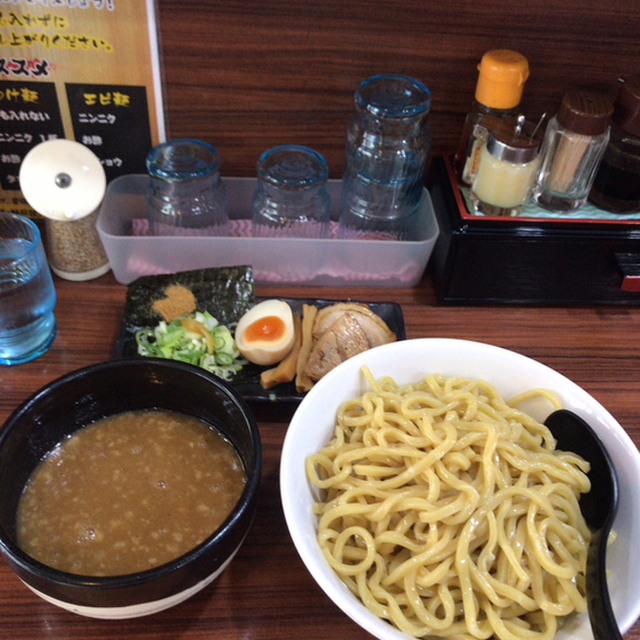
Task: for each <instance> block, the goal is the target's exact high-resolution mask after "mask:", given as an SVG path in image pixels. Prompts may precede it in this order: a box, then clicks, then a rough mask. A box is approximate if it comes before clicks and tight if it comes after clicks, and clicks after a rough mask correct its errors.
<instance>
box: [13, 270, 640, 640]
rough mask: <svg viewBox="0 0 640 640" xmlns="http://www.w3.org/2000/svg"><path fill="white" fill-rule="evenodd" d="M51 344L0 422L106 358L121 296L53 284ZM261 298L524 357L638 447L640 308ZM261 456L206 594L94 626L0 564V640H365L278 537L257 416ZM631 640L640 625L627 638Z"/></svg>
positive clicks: (85, 285) (20, 376) (272, 432)
mask: <svg viewBox="0 0 640 640" xmlns="http://www.w3.org/2000/svg"><path fill="white" fill-rule="evenodd" d="M55 284H56V289H57V293H58V304H57V307H56V316H57V319H58V334H57V336H56V339H55V341H54V343H53V345H52V347H51V349H50V351H49V352H48V353H46V354H45V355H44V356H42V357H40V358H39V359H37V360H35V361H34V362H30V363H27V364H24V365H18V366H14V367H0V423H2V422H3V421H4V420H5V419H6V418H7V416H8V415H9V413H10V412H11V411H12V410H13V409H14V408H15V407H16V406H17V405H18V403H20V402H21V401H22V400H24V399H25V398H27V397H28V396H29V395H30V394H31V393H33V392H34V391H36V390H37V389H39V388H40V387H41V386H43V385H44V384H46V383H47V382H49V381H51V380H53V379H54V378H56V377H58V376H60V375H62V374H64V373H67V372H68V371H71V370H73V369H76V368H79V367H82V366H84V365H88V364H91V363H94V362H98V361H101V360H106V359H108V358H109V357H110V356H111V353H112V349H113V346H114V343H115V340H116V337H117V334H118V328H119V325H120V321H121V318H122V313H123V308H124V299H125V291H126V289H125V287H124V286H122V285H120V284H118V283H117V282H116V280H115V279H114V277H113V276H112V275H111V274H107V275H105V276H102V277H101V278H99V279H97V280H94V281H91V282H81V283H75V282H67V281H63V280H60V279H58V278H55ZM256 293H257V294H258V295H260V296H288V297H317V298H320V297H321V298H329V299H333V298H335V299H345V298H353V299H357V300H363V301H387V300H394V301H397V302H399V303H400V305H401V306H402V309H403V311H404V317H405V324H406V333H407V337H408V338H420V337H449V338H463V339H469V340H478V341H482V342H488V343H491V344H494V345H497V346H501V347H506V348H508V349H513V350H514V351H517V352H519V353H522V354H524V355H526V356H529V357H531V358H534V359H536V360H538V361H540V362H542V363H544V364H546V365H548V366H550V367H552V368H554V369H556V370H557V371H559V372H560V373H562V374H564V375H565V376H567V377H569V378H570V379H572V380H573V381H575V382H576V383H577V384H579V385H581V386H582V387H583V388H585V389H586V390H587V391H588V392H589V393H591V394H592V395H593V396H594V397H595V398H596V399H597V400H599V401H600V402H601V403H602V404H603V405H604V406H605V407H607V408H608V409H609V410H610V411H611V413H612V414H613V415H614V416H615V417H616V418H617V420H618V421H619V422H620V424H621V425H622V426H623V427H624V428H625V429H626V430H627V431H628V432H629V433H630V435H631V436H632V438H633V439H634V441H635V442H636V444H640V307H637V308H635V307H617V308H612V307H601V308H527V307H443V306H439V305H438V304H437V303H436V300H435V297H434V293H433V287H432V284H431V280H430V278H429V276H426V277H425V278H424V280H423V282H422V283H421V284H420V285H419V286H417V287H415V288H413V289H399V290H398V289H394V290H385V289H360V288H358V289H337V288H336V289H333V288H332V289H327V288H323V289H319V288H308V287H304V288H302V287H296V288H292V287H289V288H275V287H268V288H267V287H257V290H256ZM258 417H259V422H260V429H261V434H262V439H263V446H264V466H263V478H262V486H261V496H260V502H259V506H258V512H257V516H256V520H255V522H254V524H253V527H252V529H251V532H250V533H249V536H248V537H247V539H246V541H245V543H244V545H243V547H242V548H241V550H240V552H239V553H238V556H237V557H236V558H235V559H234V561H233V562H232V563H231V565H230V566H229V567H228V568H227V569H226V571H224V573H223V574H222V575H221V577H220V578H219V579H218V580H217V581H216V582H214V583H213V584H212V585H210V586H209V587H207V588H206V589H205V590H203V591H201V592H200V593H198V594H197V595H195V596H194V597H193V598H191V599H190V600H188V601H187V602H184V603H183V604H181V605H179V606H177V607H174V608H173V609H169V610H167V611H165V612H162V613H159V614H156V615H155V616H151V617H148V618H140V619H136V620H129V621H100V620H93V619H89V618H83V617H80V616H77V615H75V614H72V613H67V612H66V611H63V610H61V609H58V608H57V607H54V606H52V605H50V604H47V603H46V602H44V601H43V600H41V599H40V598H38V597H37V596H36V595H34V594H33V593H32V592H31V591H30V590H29V589H27V587H25V586H24V585H23V584H22V583H21V582H20V581H19V580H18V578H17V577H16V576H15V575H14V574H13V572H12V571H11V570H10V569H9V568H8V567H7V565H6V564H5V563H4V562H0V637H1V638H7V639H11V640H27V639H30V638H38V639H40V638H52V639H57V638H65V639H71V638H78V639H80V638H81V639H82V640H89V639H90V638H105V639H108V638H118V639H120V638H122V637H125V636H126V637H127V638H130V639H131V638H134V639H143V638H153V639H154V640H161V639H169V638H181V639H183V640H187V639H197V640H204V639H207V640H214V639H217V638H220V639H225V640H227V639H230V638H242V639H243V640H249V639H267V638H273V639H276V638H278V639H281V638H304V639H309V640H311V639H313V640H323V639H327V640H334V639H335V638H336V637H341V638H348V639H349V640H359V639H363V640H364V639H366V638H370V637H371V636H369V635H368V634H367V633H365V632H364V631H363V630H361V629H360V628H359V627H358V626H356V624H355V623H353V622H352V621H351V620H350V619H349V618H347V617H346V616H345V615H344V614H343V613H342V612H341V611H340V610H339V609H338V608H337V607H336V606H335V605H334V604H333V603H332V602H331V601H330V600H329V599H328V598H327V597H326V596H325V595H324V593H323V592H322V591H321V590H320V588H319V587H318V586H317V585H316V583H315V582H314V580H313V579H312V578H311V576H310V575H309V573H308V572H307V570H306V569H305V567H304V566H303V564H302V562H301V561H300V559H299V558H298V555H297V553H296V550H295V548H294V546H293V544H292V542H291V539H290V538H289V534H288V531H287V528H286V525H285V521H284V517H283V513H282V508H281V505H280V498H279V487H278V471H279V458H280V450H281V447H282V441H283V438H284V435H285V431H286V428H287V416H277V415H275V416H274V415H271V416H262V417H261V416H258ZM626 638H627V639H628V640H631V639H633V640H640V622H638V623H636V624H635V625H634V627H633V628H632V629H631V630H630V631H629V632H628V633H627V635H626Z"/></svg>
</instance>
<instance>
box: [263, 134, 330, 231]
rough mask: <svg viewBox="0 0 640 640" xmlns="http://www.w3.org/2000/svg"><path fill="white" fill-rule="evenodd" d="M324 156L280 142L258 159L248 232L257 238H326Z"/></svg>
mask: <svg viewBox="0 0 640 640" xmlns="http://www.w3.org/2000/svg"><path fill="white" fill-rule="evenodd" d="M328 176H329V169H328V167H327V162H326V160H325V159H324V157H323V156H322V155H321V154H319V153H318V152H317V151H314V150H313V149H309V148H308V147H304V146H301V145H294V144H288V145H280V146H277V147H273V148H271V149H268V150H267V151H265V152H264V153H263V154H262V155H261V156H260V159H259V160H258V183H257V186H256V190H255V193H254V196H253V203H252V233H253V236H254V237H258V238H328V237H329V220H330V217H331V200H330V197H329V193H328V192H327V178H328Z"/></svg>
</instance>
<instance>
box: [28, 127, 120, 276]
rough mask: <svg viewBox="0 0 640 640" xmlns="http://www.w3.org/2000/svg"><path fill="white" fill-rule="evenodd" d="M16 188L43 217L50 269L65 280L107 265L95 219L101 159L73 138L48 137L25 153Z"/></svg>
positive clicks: (104, 182)
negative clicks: (18, 187) (18, 185)
mask: <svg viewBox="0 0 640 640" xmlns="http://www.w3.org/2000/svg"><path fill="white" fill-rule="evenodd" d="M19 179H20V188H21V189H22V193H23V195H24V197H25V199H26V200H27V202H28V203H29V204H30V205H31V206H32V207H33V208H34V209H35V210H36V211H37V212H38V213H39V214H40V215H42V216H43V217H44V218H45V240H46V242H45V247H46V253H47V259H48V261H49V265H50V267H51V270H52V271H53V272H54V273H55V274H56V275H58V276H60V277H61V278H64V279H66V280H75V281H80V280H91V279H93V278H97V277H99V276H101V275H103V274H105V273H107V271H109V269H110V268H111V266H110V265H109V258H108V257H107V254H106V252H105V250H104V247H103V246H102V242H101V240H100V236H99V235H98V230H97V228H96V221H97V218H98V213H99V206H100V203H101V202H102V199H103V197H104V193H105V190H106V186H107V179H106V174H105V172H104V168H103V167H102V164H101V162H100V160H99V159H98V158H97V157H96V155H95V154H94V153H93V152H92V151H91V150H90V149H88V148H87V147H85V146H84V145H82V144H80V143H79V142H75V141H73V140H66V139H57V140H47V141H46V142H41V143H40V144H38V145H36V146H35V147H33V149H31V150H30V151H29V153H27V155H26V156H25V157H24V160H23V161H22V164H21V166H20V176H19Z"/></svg>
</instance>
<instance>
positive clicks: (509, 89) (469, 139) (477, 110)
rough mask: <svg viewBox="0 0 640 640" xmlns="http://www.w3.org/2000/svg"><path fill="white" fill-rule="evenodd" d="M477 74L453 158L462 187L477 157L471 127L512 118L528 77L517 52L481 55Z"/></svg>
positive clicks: (497, 52)
mask: <svg viewBox="0 0 640 640" xmlns="http://www.w3.org/2000/svg"><path fill="white" fill-rule="evenodd" d="M478 72H479V75H478V83H477V85H476V92H475V98H474V101H473V103H472V105H471V109H470V111H469V113H468V114H467V118H466V120H465V123H464V127H463V129H462V135H461V137H460V144H459V145H458V150H457V152H456V155H455V157H454V167H455V171H456V175H457V177H458V181H459V182H460V184H462V185H464V186H469V185H470V184H471V182H472V180H473V174H474V171H475V168H476V165H477V160H478V156H479V146H480V144H479V142H478V140H477V139H476V138H475V137H474V135H473V130H474V127H475V126H476V125H477V124H480V123H481V122H482V120H483V119H484V118H485V117H486V116H488V115H491V116H494V117H496V118H508V117H514V118H515V116H516V115H517V111H518V106H519V105H520V101H521V99H522V91H523V89H524V83H525V82H526V81H527V78H528V77H529V63H528V61H527V59H526V58H525V57H524V56H523V55H522V54H520V53H518V52H517V51H511V50H510V49H493V50H492V51H487V53H485V54H484V55H483V56H482V60H481V61H480V64H479V65H478Z"/></svg>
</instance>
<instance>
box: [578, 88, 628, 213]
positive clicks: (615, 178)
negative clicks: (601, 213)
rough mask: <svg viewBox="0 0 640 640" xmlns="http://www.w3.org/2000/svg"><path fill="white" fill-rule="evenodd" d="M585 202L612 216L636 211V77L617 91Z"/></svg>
mask: <svg viewBox="0 0 640 640" xmlns="http://www.w3.org/2000/svg"><path fill="white" fill-rule="evenodd" d="M589 201H590V202H591V203H592V204H594V205H595V206H596V207H598V208H600V209H603V210H605V211H611V212H613V213H621V214H624V213H636V212H639V211H640V75H636V76H631V77H629V78H627V79H626V80H625V81H624V83H623V84H622V86H621V87H620V93H619V94H618V99H617V100H616V104H615V107H614V112H613V118H612V121H611V136H610V138H609V144H608V145H607V148H606V149H605V152H604V155H603V157H602V161H601V162H600V167H599V169H598V172H597V173H596V177H595V179H594V181H593V186H592V188H591V192H590V193H589Z"/></svg>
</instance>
